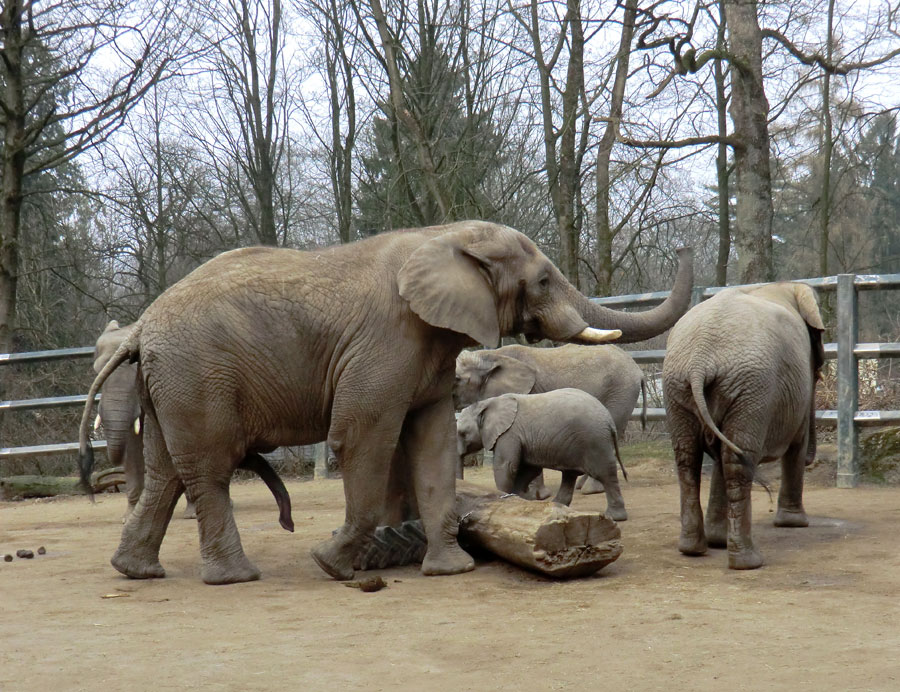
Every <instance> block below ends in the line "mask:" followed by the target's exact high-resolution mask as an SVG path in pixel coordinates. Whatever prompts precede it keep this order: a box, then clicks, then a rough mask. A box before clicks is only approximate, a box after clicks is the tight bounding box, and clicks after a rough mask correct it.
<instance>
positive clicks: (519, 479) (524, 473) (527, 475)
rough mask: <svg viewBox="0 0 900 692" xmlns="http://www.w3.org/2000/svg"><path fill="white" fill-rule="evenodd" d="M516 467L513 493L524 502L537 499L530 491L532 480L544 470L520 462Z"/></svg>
mask: <svg viewBox="0 0 900 692" xmlns="http://www.w3.org/2000/svg"><path fill="white" fill-rule="evenodd" d="M518 467H519V470H518V472H517V473H516V477H515V479H514V480H513V492H514V493H515V494H516V495H518V496H520V497H523V498H525V499H526V500H536V499H538V498H537V497H535V496H533V495H532V494H531V492H530V491H531V488H532V484H533V482H534V480H535V479H536V478H537V477H538V476H540V475H541V473H542V472H543V470H544V469H543V468H542V467H540V466H535V465H533V464H528V463H526V462H522V461H520V462H519V463H518Z"/></svg>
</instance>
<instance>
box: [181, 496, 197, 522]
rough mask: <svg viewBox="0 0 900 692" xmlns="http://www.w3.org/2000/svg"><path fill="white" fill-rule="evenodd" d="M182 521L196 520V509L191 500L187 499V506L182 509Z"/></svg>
mask: <svg viewBox="0 0 900 692" xmlns="http://www.w3.org/2000/svg"><path fill="white" fill-rule="evenodd" d="M181 518H182V519H196V518H197V507H196V506H195V505H194V503H193V502H192V501H191V498H187V506H186V507H185V508H184V514H182V515H181Z"/></svg>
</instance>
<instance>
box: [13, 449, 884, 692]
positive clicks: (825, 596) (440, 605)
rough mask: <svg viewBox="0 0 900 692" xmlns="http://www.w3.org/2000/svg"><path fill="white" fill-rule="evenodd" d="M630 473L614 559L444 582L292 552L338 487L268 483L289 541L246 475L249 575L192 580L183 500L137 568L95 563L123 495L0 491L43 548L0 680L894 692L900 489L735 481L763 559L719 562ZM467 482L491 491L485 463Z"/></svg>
mask: <svg viewBox="0 0 900 692" xmlns="http://www.w3.org/2000/svg"><path fill="white" fill-rule="evenodd" d="M630 471H631V472H630V477H631V481H630V482H629V483H627V484H625V486H624V493H625V500H626V504H627V506H628V513H629V520H628V521H627V522H624V523H622V524H621V527H622V536H623V544H624V547H625V551H624V553H623V554H622V556H621V557H620V558H619V560H618V561H617V562H615V563H613V564H612V565H609V566H608V567H606V568H605V569H604V570H602V571H601V572H600V573H599V574H598V575H596V576H595V577H592V578H588V579H582V580H576V581H571V582H554V581H549V580H546V579H544V578H541V577H539V576H536V575H532V574H529V573H526V572H523V571H522V570H520V569H517V568H515V567H511V566H509V565H507V564H505V563H503V562H501V561H499V560H496V561H479V563H478V566H477V568H476V570H475V571H474V572H471V573H468V574H464V575H459V576H454V577H423V576H421V574H420V573H419V571H418V569H417V568H414V567H406V568H398V569H391V570H382V571H381V572H380V574H382V575H383V577H384V578H385V579H386V580H387V582H388V584H389V586H388V588H386V589H383V590H381V591H379V592H377V593H363V592H361V591H359V590H358V589H352V588H347V587H346V586H344V585H343V584H341V583H338V582H335V581H333V580H331V579H329V578H328V577H327V576H326V575H325V574H324V573H323V572H321V571H320V570H319V569H318V568H317V567H316V565H315V564H314V562H313V561H312V559H311V558H310V557H309V550H310V548H312V547H313V546H314V545H315V544H316V543H317V542H319V541H321V540H323V539H324V538H325V537H327V536H328V535H329V533H330V532H331V530H332V529H334V528H335V527H337V526H338V525H340V524H341V522H342V519H343V492H342V486H341V482H340V481H339V480H328V481H323V480H320V481H311V482H289V483H288V484H287V485H288V489H289V490H290V493H291V496H292V499H293V504H294V520H295V522H296V525H297V531H296V533H295V534H289V533H287V532H285V531H283V530H281V529H280V528H279V526H278V524H277V513H276V508H275V503H274V501H273V500H272V498H271V496H270V495H269V494H268V491H267V490H266V488H265V486H263V484H262V483H260V482H246V483H239V484H235V485H234V486H233V492H232V494H233V497H234V505H235V515H236V517H237V521H238V525H239V527H240V529H241V535H242V537H243V543H244V548H245V550H246V551H247V554H248V555H249V557H250V558H251V560H253V561H254V562H255V563H256V565H257V566H258V567H260V569H261V570H262V573H263V577H262V580H261V581H258V582H254V583H249V584H238V585H233V586H215V587H214V586H206V585H204V584H203V583H202V582H201V581H200V578H199V552H198V548H197V530H196V527H195V524H194V522H193V521H188V520H182V519H180V518H178V517H179V515H180V512H181V506H182V505H183V502H184V501H183V500H182V503H181V504H180V505H179V508H178V509H177V510H176V518H175V519H173V521H172V524H171V526H170V528H169V532H168V534H167V537H166V540H165V542H164V543H163V548H162V555H161V559H162V563H163V565H164V566H165V567H166V569H167V571H168V576H167V577H166V578H165V579H162V580H153V581H131V580H128V579H126V578H124V577H121V576H120V575H119V574H118V573H117V572H116V571H115V570H114V569H113V568H112V567H111V566H110V564H109V558H110V556H111V555H112V553H113V551H114V550H115V547H116V545H117V542H118V538H119V532H120V529H121V524H120V517H121V515H122V512H123V510H124V506H125V498H124V496H123V495H103V496H100V497H99V498H98V501H97V503H96V504H95V505H91V504H89V503H88V501H87V500H86V499H85V498H83V497H73V498H60V499H56V500H52V501H24V502H15V503H9V502H7V503H0V553H13V554H14V553H15V551H16V550H17V549H20V548H30V549H33V550H34V549H36V548H38V547H39V546H45V547H46V549H47V553H46V555H41V556H35V558H34V559H33V560H24V559H15V560H14V561H13V562H11V563H6V562H0V690H4V691H12V690H41V691H44V690H184V689H203V690H274V689H288V690H516V691H521V690H557V689H569V690H582V689H583V690H597V689H601V690H602V689H614V690H657V689H659V690H713V689H715V690H729V691H730V690H762V689H766V690H787V689H790V690H806V689H809V690H898V689H900V488H880V487H861V488H859V489H856V490H838V489H835V488H833V487H826V486H825V484H824V483H821V482H820V483H815V482H814V480H815V479H810V480H812V481H813V482H812V483H808V488H807V492H806V496H805V498H806V499H805V503H806V509H807V512H808V513H809V514H810V517H811V526H810V527H809V528H807V529H777V528H774V527H773V526H772V524H771V519H772V517H773V511H774V504H773V503H771V502H770V501H769V499H768V497H767V495H766V493H765V491H764V490H762V489H761V488H759V489H756V490H754V493H753V503H754V518H755V521H754V528H753V531H754V537H755V539H756V541H757V543H758V547H759V548H760V549H761V551H762V552H763V555H764V557H765V559H766V565H765V566H764V567H763V568H762V569H759V570H755V571H751V572H734V571H729V570H728V569H727V568H726V556H725V554H724V552H722V551H711V552H710V553H709V554H708V555H707V556H705V557H701V558H688V557H684V556H682V555H680V554H679V553H678V551H677V550H676V541H677V536H678V488H677V485H676V484H675V480H674V475H673V473H672V472H671V470H670V469H669V466H668V465H663V464H656V463H652V462H649V461H648V462H645V463H637V464H635V463H632V465H631V469H630ZM466 477H467V479H468V480H474V481H475V482H479V483H483V484H486V485H492V481H491V477H490V475H489V472H488V471H487V470H484V469H467V473H466ZM553 480H555V478H553V477H549V478H548V481H553ZM776 492H777V482H776V484H775V487H773V493H776ZM573 506H575V507H576V508H578V509H583V510H591V511H592V510H600V509H603V508H605V499H604V497H603V496H602V495H591V496H582V495H576V499H575V501H574V503H573Z"/></svg>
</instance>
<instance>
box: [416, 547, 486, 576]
mask: <svg viewBox="0 0 900 692" xmlns="http://www.w3.org/2000/svg"><path fill="white" fill-rule="evenodd" d="M473 569H475V561H474V560H473V559H472V556H471V555H469V554H468V553H467V552H466V551H465V550H463V549H462V548H460V547H459V545H458V544H455V543H454V545H446V546H442V547H441V548H436V549H432V548H431V547H430V546H429V548H428V550H427V552H426V553H425V559H424V560H422V574H425V575H427V576H429V577H432V576H438V575H441V574H461V573H462V572H471V571H472V570H473Z"/></svg>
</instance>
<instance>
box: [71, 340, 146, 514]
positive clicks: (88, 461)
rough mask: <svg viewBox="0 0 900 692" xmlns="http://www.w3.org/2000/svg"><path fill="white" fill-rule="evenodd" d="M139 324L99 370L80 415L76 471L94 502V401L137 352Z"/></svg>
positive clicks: (85, 490)
mask: <svg viewBox="0 0 900 692" xmlns="http://www.w3.org/2000/svg"><path fill="white" fill-rule="evenodd" d="M140 332H141V329H140V323H138V324H136V325H135V327H134V329H132V330H131V333H130V334H129V335H128V337H127V338H126V339H125V340H124V341H122V343H121V344H119V347H118V348H117V349H116V351H115V353H113V355H112V356H111V357H110V359H109V360H108V361H107V362H106V364H105V365H104V366H103V368H101V370H100V372H98V373H97V376H96V377H95V378H94V381H93V383H91V388H90V389H89V390H88V394H87V401H85V402H84V413H82V414H81V426H80V427H79V430H78V469H79V471H80V474H81V486H82V488H83V489H84V492H85V493H86V494H87V496H88V497H89V498H90V499H91V502H93V501H94V489H93V487H92V486H91V473H92V472H93V470H94V449H93V447H92V446H91V440H90V429H91V413H92V412H93V409H94V399H95V398H96V397H97V392H99V391H100V387H102V386H103V383H104V382H106V378H108V377H109V376H110V374H111V373H112V371H113V370H115V369H116V368H117V367H119V366H120V365H121V364H122V363H123V362H125V361H126V360H128V359H130V358H134V357H135V356H136V355H137V354H138V352H139V344H140V340H139V336H140Z"/></svg>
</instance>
